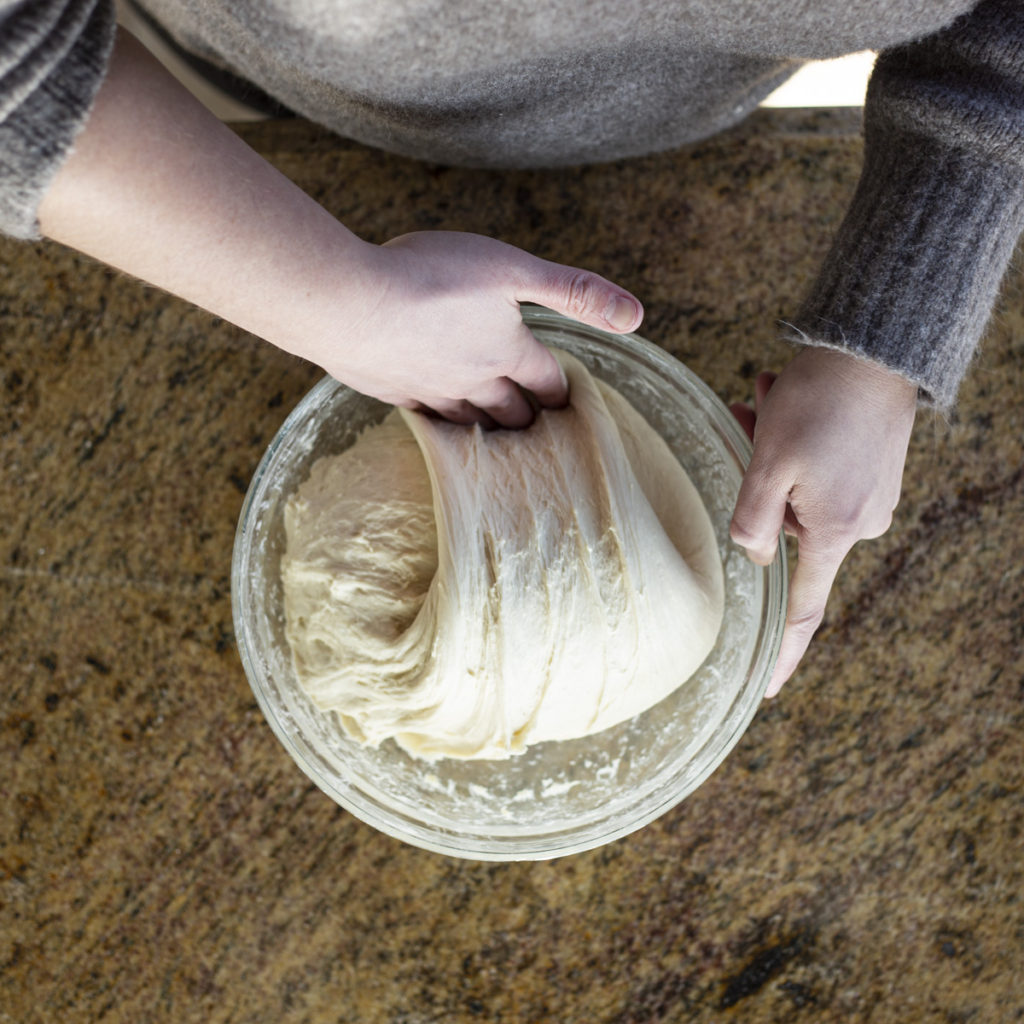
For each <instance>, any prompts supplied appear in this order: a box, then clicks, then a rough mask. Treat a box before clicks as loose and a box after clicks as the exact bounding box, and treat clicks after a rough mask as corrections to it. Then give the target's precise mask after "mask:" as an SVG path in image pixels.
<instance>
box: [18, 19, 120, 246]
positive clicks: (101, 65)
mask: <svg viewBox="0 0 1024 1024" xmlns="http://www.w3.org/2000/svg"><path fill="white" fill-rule="evenodd" d="M19 20H21V21H23V22H24V23H25V24H26V26H27V28H26V29H25V31H24V34H23V33H22V32H21V31H19V30H20V29H21V28H22V26H21V25H20V24H18V21H19ZM11 22H12V23H11V24H10V25H7V24H5V26H4V27H5V29H8V31H9V35H8V38H5V39H4V40H3V42H2V44H0V51H2V52H0V56H2V58H3V60H2V65H3V70H4V92H3V98H4V99H6V100H8V102H9V106H8V108H7V109H5V110H3V111H2V116H0V232H3V233H4V234H7V235H12V236H14V237H15V238H28V239H32V238H38V237H39V221H38V210H39V204H40V203H41V202H42V199H43V196H44V195H45V194H46V190H47V189H48V188H49V186H50V183H51V182H52V180H53V178H54V176H55V175H56V173H57V171H58V170H59V169H60V167H61V165H62V164H63V162H64V160H65V159H66V158H67V156H68V154H69V153H70V151H71V147H72V145H73V143H74V140H75V137H76V135H77V134H78V132H79V131H80V130H81V128H82V127H83V126H84V124H85V121H86V119H87V117H88V115H89V111H90V110H91V109H92V103H93V100H94V99H95V96H96V93H97V92H98V91H99V87H100V83H101V82H102V81H103V77H104V75H105V72H106V67H107V61H108V59H109V56H110V50H111V48H112V46H113V41H114V34H115V30H116V27H117V26H116V22H115V18H114V6H113V4H112V3H111V2H110V0H92V2H67V3H60V2H57V0H53V2H51V3H50V4H49V5H48V8H47V9H46V10H40V9H38V8H37V6H36V5H33V4H30V5H26V6H25V7H24V8H23V9H22V11H20V12H18V13H16V14H15V15H14V16H13V17H12V19H11Z"/></svg>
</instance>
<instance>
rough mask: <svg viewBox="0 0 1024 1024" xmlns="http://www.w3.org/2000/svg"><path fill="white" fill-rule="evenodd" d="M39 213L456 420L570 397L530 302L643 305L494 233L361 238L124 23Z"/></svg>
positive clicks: (608, 324) (312, 354)
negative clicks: (528, 314)
mask: <svg viewBox="0 0 1024 1024" xmlns="http://www.w3.org/2000/svg"><path fill="white" fill-rule="evenodd" d="M39 226H40V229H41V231H42V232H43V234H45V235H46V236H47V237H49V238H52V239H54V240H56V241H58V242H63V243H64V244H65V245H70V246H72V247H74V248H76V249H78V250H80V251H81V252H84V253H88V254H89V255H90V256H93V257H94V258H96V259H99V260H102V261H103V262H104V263H107V264H109V265H111V266H114V267H118V268H120V269H121V270H124V271H126V272H128V273H130V274H133V275H135V276H136V277H139V278H141V279H142V280H144V281H148V282H149V283H150V284H154V285H157V286H158V287H160V288H164V289H166V290H167V291H169V292H172V293H173V294H175V295H179V296H181V297H182V298H184V299H187V300H188V301H190V302H193V303H195V304H196V305H198V306H202V307H203V308H204V309H208V310H209V311H210V312H212V313H214V314H216V315H217V316H220V317H223V318H224V319H225V320H228V321H230V322H231V323H233V324H236V325H237V326H239V327H241V328H243V329H244V330H246V331H249V332H250V333H252V334H254V335H256V336H258V337H261V338H264V339H266V340H267V341H269V342H271V343H272V344H274V345H277V346H278V347H280V348H283V349H285V350H286V351H288V352H292V353H294V354H296V355H300V356H303V357H304V358H307V359H310V360H312V361H314V362H315V363H317V364H318V365H319V366H321V367H323V368H324V369H325V370H327V371H328V372H329V373H331V374H332V375H333V376H335V377H337V378H338V379H339V380H341V381H344V382H345V383H346V384H349V385H351V386H352V387H353V388H355V389H357V390H358V391H362V392H364V393H366V394H370V395H373V396H375V397H377V398H381V399H384V400H385V401H388V402H393V403H396V404H399V405H404V406H410V407H413V408H429V409H433V410H434V411H436V412H437V413H439V414H441V415H442V416H446V417H448V418H449V419H453V420H458V421H460V422H483V423H490V422H494V423H497V424H500V425H503V426H509V427H517V426H525V425H526V424H527V423H528V422H530V420H531V419H532V418H533V415H532V407H531V405H530V403H529V402H528V401H527V399H526V398H525V397H524V395H523V393H522V391H521V390H520V389H521V388H523V389H526V390H527V391H530V392H533V394H534V395H535V396H536V398H537V400H538V401H539V402H540V403H541V404H542V405H550V406H558V405H563V404H564V403H565V401H566V398H567V395H566V385H565V381H564V379H563V377H562V373H561V370H560V368H559V366H558V363H557V362H556V361H555V359H554V357H553V356H552V355H551V353H550V352H548V351H547V350H546V349H545V348H544V347H543V346H542V345H541V344H540V343H539V342H538V341H537V340H536V339H535V338H534V336H533V335H532V334H531V333H530V331H529V330H527V328H526V327H525V326H524V325H523V322H522V317H521V315H520V311H519V303H520V302H535V303H538V304H540V305H542V306H547V307H549V308H551V309H554V310H557V311H558V312H560V313H564V314H566V315H567V316H570V317H572V318H574V319H577V320H581V321H583V322H585V323H587V324H590V325H592V326H595V327H600V328H604V329H605V330H610V331H619V332H621V331H631V330H634V329H635V328H636V327H637V326H638V325H639V323H640V319H641V317H642V310H641V308H640V303H639V302H637V300H636V299H634V298H633V297H632V296H631V295H630V294H629V293H628V292H626V291H624V290H623V289H622V288H619V287H617V286H616V285H613V284H611V283H609V282H608V281H606V280H604V279H603V278H600V277H598V276H597V275H596V274H592V273H590V272H588V271H584V270H577V269H575V268H572V267H565V266H560V265H559V264H557V263H551V262H548V261H546V260H542V259H538V258H537V257H535V256H531V255H529V254H528V253H525V252H523V251H522V250H520V249H517V248H515V247H514V246H511V245H505V244H503V243H501V242H497V241H495V240H493V239H490V238H484V237H481V236H479V235H470V234H458V233H450V232H424V233H419V234H411V235H404V236H402V237H400V238H396V239H394V240H393V241H391V242H389V243H387V244H386V245H382V246H379V245H372V244H370V243H368V242H366V241H364V240H363V239H361V238H358V237H357V236H356V235H354V234H353V233H352V232H351V231H349V230H348V229H347V228H346V227H345V226H344V225H343V224H341V223H340V222H339V221H338V220H336V219H335V218H334V217H333V216H331V214H330V213H329V212H328V211H327V210H326V209H324V208H323V207H322V206H320V205H319V204H318V203H316V202H315V201H314V200H313V199H312V198H311V197H310V196H308V195H307V194H306V193H304V192H303V191H302V190H301V189H300V188H298V186H297V185H295V183H294V182H292V181H290V180H289V179H288V178H286V177H285V176H284V175H283V174H281V173H280V172H279V171H278V170H276V169H275V168H274V167H272V166H271V165H270V164H269V163H268V162H267V161H266V160H264V159H263V158H262V157H261V156H260V155H259V154H258V153H256V152H255V151H254V150H252V149H250V148H249V147H248V146H246V145H245V143H244V142H243V141H242V139H241V138H240V137H239V136H238V135H237V134H236V133H234V132H233V131H231V130H230V129H229V128H228V127H227V126H225V125H223V124H221V122H220V121H218V120H217V118H215V117H214V116H213V115H212V114H211V113H210V112H209V110H207V109H206V108H205V107H204V106H203V105H202V104H201V103H199V102H198V101H197V100H196V99H195V98H194V97H193V96H192V95H191V94H190V93H189V92H188V91H187V90H186V89H184V88H183V87H182V86H181V84H180V83H179V82H177V81H176V80H175V79H174V78H173V77H172V76H171V75H169V74H168V73H167V72H166V71H165V69H164V68H162V67H161V66H160V65H159V64H158V63H157V62H156V61H155V60H154V59H153V57H152V56H151V55H150V54H149V53H147V52H146V50H145V48H144V47H142V46H140V45H139V44H138V43H137V42H135V40H133V39H132V38H131V37H130V36H129V35H127V34H126V33H124V32H120V33H119V35H118V40H117V43H116V45H115V49H114V54H113V57H112V59H111V63H110V67H109V69H108V71H107V74H106V77H105V78H104V81H103V85H102V86H101V88H100V91H99V93H98V95H97V97H96V102H95V103H94V104H93V107H92V110H91V112H90V114H89V118H88V121H87V123H86V126H85V128H84V130H83V131H82V132H80V133H79V135H78V136H77V138H76V139H75V148H74V151H73V152H72V153H71V155H70V156H69V157H68V159H67V160H66V161H65V162H64V164H63V165H62V166H61V168H60V170H59V172H58V173H57V174H56V175H55V177H54V179H53V181H52V182H51V184H50V186H49V188H48V190H47V192H46V195H45V196H44V197H43V200H42V202H41V204H40V207H39Z"/></svg>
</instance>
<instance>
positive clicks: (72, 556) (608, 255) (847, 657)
mask: <svg viewBox="0 0 1024 1024" xmlns="http://www.w3.org/2000/svg"><path fill="white" fill-rule="evenodd" d="M244 134H245V135H246V137H247V138H248V139H249V140H250V141H251V142H252V143H253V144H254V145H255V146H256V147H257V148H258V149H260V150H261V151H262V152H264V153H265V154H266V155H267V156H268V158H269V159H271V160H272V161H273V162H274V163H275V164H277V165H278V166H279V167H280V168H281V169H282V170H283V171H284V172H285V173H287V174H288V175H290V176H291V177H293V178H294V179H296V180H297V181H298V182H299V183H300V184H302V185H303V186H304V187H305V188H307V189H308V190H310V191H311V192H312V193H313V194H314V195H315V196H316V197H317V198H318V199H320V200H321V201H322V202H323V203H324V204H325V205H326V206H327V207H329V208H330V209H331V210H332V211H333V212H335V213H337V214H338V215H339V216H340V217H342V218H343V219H344V220H346V222H347V223H348V224H350V226H351V227H353V228H354V229H355V230H356V231H357V232H360V233H361V234H363V235H364V236H365V237H367V238H370V239H372V240H377V241H379V240H383V239H385V238H387V237H389V236H391V235H394V234H397V233H400V232H402V231H406V230H411V229H417V228H456V229H463V230H474V231H481V232H486V233H489V234H493V235H496V236H498V237H500V238H503V239H505V240H507V241H510V242H513V243H516V244H518V245H521V246H524V247H526V248H528V249H531V250H532V251H534V252H537V253H539V254H541V255H543V256H546V257H550V258H552V259H556V260H561V261H564V262H568V263H578V264H582V265H586V266H589V267H591V268H593V269H595V270H597V271H599V272H601V273H604V274H605V275H607V276H609V277H612V278H614V279H617V280H618V281H620V282H621V283H623V284H624V285H626V286H627V287H629V288H631V289H633V290H634V291H635V292H636V293H637V294H638V295H639V296H641V297H642V298H643V300H644V301H645V303H646V305H647V310H648V314H647V320H646V323H645V325H644V328H643V333H644V334H645V335H646V336H647V337H648V338H650V339H651V340H652V341H655V342H657V343H659V344H661V345H663V346H664V347H665V348H666V349H668V350H669V351H670V352H672V353H674V354H675V355H677V356H679V357H680V358H681V359H683V360H684V361H685V362H686V363H687V364H688V365H689V366H690V367H691V368H692V369H693V370H694V371H695V372H696V373H698V374H699V375H700V376H702V377H703V378H704V379H705V380H707V381H708V382H709V383H710V384H711V386H712V387H713V388H714V389H715V390H716V391H717V392H718V393H719V394H720V395H721V396H722V397H723V398H724V399H726V400H727V401H731V400H736V399H740V398H746V397H749V396H750V395H751V393H752V390H753V382H754V377H755V376H756V373H757V372H758V371H759V370H760V369H761V368H762V367H763V366H767V367H772V366H775V367H778V366H780V365H782V363H783V362H784V361H785V359H786V358H787V348H786V346H785V344H784V343H782V342H780V341H778V340H777V334H778V332H777V329H776V327H775V321H777V320H778V319H779V318H781V317H785V316H786V315H787V314H788V313H790V312H791V311H792V310H793V308H794V306H795V304H796V302H797V300H798V298H799V295H800V293H801V291H802V289H803V288H804V287H805V285H806V283H807V281H808V279H809V277H810V275H811V274H812V272H813V269H814V267H815V265H816V262H817V261H818V260H819V259H820V258H821V256H822V254H823V252H824V250H825V247H826V245H827V240H828V237H829V234H830V232H831V231H832V230H833V229H834V228H835V226H836V224H837V222H838V219H839V218H840V216H841V214H842V210H843V206H844V202H845V200H846V199H847V198H848V196H849V194H850V192H851V190H852V188H853V186H854V183H855V179H856V174H857V169H858V164H859V159H860V143H859V140H858V135H857V127H856V117H855V116H854V115H850V114H849V113H845V114H844V113H838V112H832V113H829V112H798V113H791V112H781V111H780V112H771V113H769V112H762V113H760V114H758V115H757V116H756V117H755V119H754V120H753V121H752V122H750V123H748V124H747V125H746V126H744V127H742V128H741V129H739V130H737V131H735V132H733V133H731V134H729V135H727V136H724V137H722V138H720V139H717V140H714V141H711V142H708V143H705V144H702V145H698V146H694V147H691V148H690V149H688V150H684V151H682V152H677V153H673V154H667V155H664V156H657V157H652V158H649V159H640V160H633V161H628V162H623V163H616V164H609V165H605V166H598V167H591V168H587V169H583V170H578V169H576V170H559V171H551V172H543V173H519V172H516V173H504V174H502V173H491V172H480V171H462V170H449V169H440V168H436V167H429V166H424V165H420V164H416V163H412V162H409V161H405V160H401V159H397V158H392V157H387V156H382V155H381V154H379V153H375V152H370V151H367V150H365V149H362V148H360V147H358V146H355V145H350V144H346V143H344V142H340V141H338V140H336V139H333V138H332V137H330V136H327V135H325V134H323V133H322V132H320V131H319V130H317V129H315V128H312V127H310V126H309V125H307V124H305V123H303V122H300V121H293V122H269V123H265V124H259V125H255V126H250V127H247V128H245V129H244ZM0 259H2V265H3V267H4V275H3V281H2V284H0V346H2V353H3V355H2V360H0V380H2V388H3V394H4V404H3V407H2V413H0V415H2V423H3V429H2V440H0V472H2V481H3V485H2V488H0V509H2V521H3V524H4V525H3V530H2V537H0V592H2V595H3V597H2V602H0V616H2V626H0V671H2V678H3V686H2V688H0V764H2V773H0V791H2V794H3V798H2V802H0V1022H2V1024H9V1022H17V1024H36V1022H40V1024H52V1022H56V1021H60V1022H62V1024H78V1022H89V1024H93V1022H98V1021H104V1022H121V1021H124V1022H131V1024H143V1022H149V1021H161V1022H164V1021H174V1022H177V1024H180V1022H191V1021H201V1022H203V1024H221V1022H224V1024H226V1022H232V1024H243V1022H245V1024H248V1022H274V1024H292V1022H294V1024H299V1022H311V1024H342V1022H353V1024H355V1022H359V1024H372V1022H377V1021H380V1022H389V1024H390V1022H394V1024H397V1022H404V1024H420V1022H428V1021H429V1022H433V1021H437V1022H441V1021H443V1022H446V1024H450V1022H451V1024H458V1022H462V1021H480V1020H482V1021H488V1022H497V1021H503V1022H513V1024H519V1022H524V1024H525V1022H540V1021H556V1022H559V1024H570V1022H586V1024H654V1022H662V1021H720V1020H742V1021H744V1022H754V1024H756V1022H767V1021H780V1022H781V1021H786V1022H789V1021H804V1020H806V1021H815V1022H820V1021H832V1020H836V1021H838V1020H842V1021H871V1022H904V1021H907V1022H910V1021H914V1022H916V1021H932V1020H935V1021H948V1022H960V1021H977V1022H985V1024H991V1022H998V1021H1013V1020H1019V1019H1021V1018H1022V1017H1024V975H1022V973H1021V964H1022V963H1024V901H1022V895H1024V857H1022V848H1024V840H1022V836H1021V831H1022V826H1024V788H1022V783H1024V728H1022V727H1024V562H1022V560H1021V558H1020V554H1019V552H1020V547H1021V542H1022V539H1024V526H1022V525H1021V522H1022V517H1021V511H1022V508H1024V452H1022V444H1024V423H1022V414H1024V405H1022V403H1021V400H1020V395H1021V392H1022V390H1024V388H1022V385H1024V381H1022V377H1021V373H1022V371H1021V367H1022V365H1024V275H1022V273H1021V269H1020V268H1019V267H1018V269H1016V270H1015V271H1014V272H1013V273H1012V274H1011V276H1010V278H1009V279H1008V281H1007V282H1006V286H1005V288H1004V295H1003V299H1002V301H1001V305H1000V308H999V312H998V316H997V317H996V319H995V321H994V323H993V326H992V328H991V329H990V331H989V333H988V336H987V339H986V342H985V345H984V348H983V351H982V353H981V355H980V357H979V358H978V360H977V362H976V365H975V367H974V369H973V371H972V373H971V375H970V377H969V379H968V381H967V383H966V385H965V388H964V391H963V397H962V402H961V405H960V407H959V411H958V414H957V416H956V417H955V418H954V419H953V420H952V421H950V422H943V421H940V420H939V419H937V418H936V417H934V416H932V415H930V414H924V415H922V416H921V417H920V418H919V420H918V423H917V426H916V430H915V434H914V439H913V442H912V447H911V451H910V456H909V463H908V468H907V475H906V486H905V492H904V498H903V501H902V503H901V505H900V507H899V509H898V511H897V514H896V520H895V523H894V526H893V528H892V530H891V532H890V533H889V534H888V535H886V537H884V538H883V539H881V540H879V541H876V542H874V543H871V544H867V545H862V546H860V547H858V548H857V549H855V550H854V552H853V553H852V554H851V556H850V558H849V560H848V563H847V565H846V567H845V568H844V570H843V572H842V575H841V579H840V582H839V584H838V586H837V588H836V590H835V592H834V595H833V599H832V602H831V605H830V609H829V612H828V616H827V619H826V621H825V623H824V625H823V627H822V629H821V631H820V633H819V636H818V638H817V640H816V642H815V644H814V646H813V649H812V651H811V653H810V654H809V655H808V657H807V659H806V661H805V662H804V664H803V666H802V668H801V670H800V671H799V673H798V675H797V676H796V677H795V678H794V679H793V680H792V681H791V683H790V684H789V685H788V687H787V688H786V690H785V691H784V692H783V695H782V697H781V698H779V699H778V700H777V701H774V702H771V703H767V704H765V705H764V706H763V707H762V709H761V710H760V711H759V713H758V715H757V717H756V718H755V720H754V722H753V724H752V725H751V727H750V729H749V730H748V731H747V733H746V734H745V735H744V737H743V739H742V740H741V741H740V743H739V745H738V747H737V748H736V750H735V751H734V752H733V754H732V755H731V756H730V757H729V758H728V759H727V760H726V762H725V763H724V764H723V765H722V767H721V768H720V769H719V770H718V771H717V772H716V773H715V774H714V775H713V776H712V778H711V779H710V780H709V781H708V782H707V783H705V785H704V786H703V787H702V788H701V789H700V790H698V791H697V793H696V794H695V795H693V796H692V797H691V798H690V799H689V800H687V801H686V802H685V803H684V804H682V805H681V806H679V807H678V808H676V809H675V810H674V811H672V812H670V813H668V814H666V815H665V816H664V817H662V818H661V819H660V820H658V821H657V822H655V823H654V824H652V825H650V826H648V827H647V828H645V829H643V830H641V831H640V832H637V833H635V834H634V835H632V836H629V837H627V838H625V839H621V840H619V841H617V842H615V843H613V844H612V845H610V846H607V847H605V848H603V849H599V850H595V851H592V852H590V853H585V854H580V855H577V856H574V857H569V858H565V859H561V860H557V861H552V862H541V863H518V864H480V863H473V862H467V861H459V860H453V859H448V858H445V857H442V856H439V855H436V854H431V853H427V852H424V851H421V850H418V849H415V848H412V847H410V846H406V845H403V844H401V843H399V842H397V841H395V840H393V839H391V838H389V837H387V836H385V835H382V834H380V833H378V832H376V831H374V830H373V829H371V828H369V827H368V826H366V825H364V824H362V823H361V822H359V821H358V820H356V819H354V818H353V817H352V816H350V815H349V814H348V813H346V812H344V811H343V810H341V809H339V808H338V807H337V806H335V805H334V804H333V803H331V801H330V800H328V798H327V797H325V796H324V795H322V794H321V793H320V791H319V790H317V789H316V788H315V787H314V786H313V785H312V784H311V783H309V782H308V781H307V779H306V777H305V776H304V775H303V774H302V773H301V772H300V771H299V769H298V768H297V767H296V766H295V765H294V763H293V762H292V761H291V760H290V759H289V757H288V755H287V754H286V752H285V751H284V750H283V749H282V747H281V746H280V745H279V744H278V742H277V740H276V739H275V737H274V736H273V734H272V733H271V731H270V729H269V727H268V726H267V725H266V724H265V722H264V720H263V718H262V716H261V714H260V711H259V709H258V707H257V705H256V703H255V701H254V699H253V696H252V693H251V691H250V689H249V686H248V684H247V682H246V680H245V677H244V675H243V672H242V668H241V665H240V663H239V659H238V655H237V653H236V650H235V647H234V642H233V636H232V624H231V608H230V594H229V567H230V559H231V545H232V539H233V532H234V528H235V522H236V519H237V515H238V512H239V509H240V506H241V502H242V496H243V492H244V491H245V489H246V486H247V484H248V481H249V478H250V475H251V473H252V471H253V469H254V467H255V466H256V463H257V461H258V460H259V458H260V456H261V454H262V452H263V449H264V447H265V446H266V444H267V443H268V441H269V440H270V439H271V437H272V436H273V434H274V433H275V431H276V430H277V428H278V426H279V425H280V424H281V422H282V420H283V419H284V417H285V416H286V414H287V413H288V411H289V409H290V408H291V407H292V406H293V405H294V404H295V403H296V402H297V401H298V399H299V398H300V396H301V395H302V394H303V393H304V392H305V391H306V390H307V389H308V388H309V387H310V386H311V385H312V383H313V382H314V381H315V380H317V379H318V377H319V376H320V374H319V372H318V371H317V370H316V369H315V368H313V367H311V366H309V365H307V364H304V363H302V362H300V361H299V360H297V359H295V358H292V357H290V356H288V355H285V354H283V353H281V352H279V351H276V350H273V349H271V348H270V347H269V346H267V345H265V344H263V343H261V342H258V341H256V340H254V339H252V338H251V337H249V336H246V335H245V334H243V333H242V332H240V331H239V330H237V329H235V328H233V327H231V326H230V325H228V324H225V323H222V322H219V321H217V320H214V319H212V318H211V317H210V316H208V315H206V314H204V313H202V312H199V311H196V310H194V309H191V308H189V307H188V306H187V305H185V304H184V303H181V302H178V301H176V300H173V299H170V298H168V297H166V296H164V295H162V294H160V293H158V292H156V291H154V290H152V289H149V288H146V287H143V286H141V285H139V284H138V283H136V282H134V281H132V280H129V279H126V278H124V277H122V276H119V275H117V274H114V273H112V272H110V271H108V270H106V269H104V268H101V267H99V266H97V265H95V264H93V263H91V262H90V261H88V260H85V259H81V258H78V257H77V256H75V255H73V254H70V253H68V252H65V251H62V250H61V249H59V248H58V247H56V246H52V245H48V244H39V245H23V244H18V243H14V242H9V241H8V242H4V243H3V244H0Z"/></svg>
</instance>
